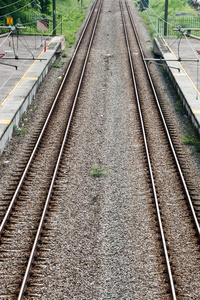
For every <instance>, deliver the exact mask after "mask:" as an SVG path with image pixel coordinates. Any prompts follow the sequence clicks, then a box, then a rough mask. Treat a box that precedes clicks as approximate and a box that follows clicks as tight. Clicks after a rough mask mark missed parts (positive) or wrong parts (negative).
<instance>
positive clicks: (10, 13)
mask: <svg viewBox="0 0 200 300" xmlns="http://www.w3.org/2000/svg"><path fill="white" fill-rule="evenodd" d="M33 2H35V0H32V1H31V2H29V3H28V4H26V5H24V6H22V7H21V8H19V9H16V10H14V11H11V12H9V13H7V14H5V15H3V16H0V18H3V17H5V16H8V15H12V14H14V13H15V12H17V11H20V10H22V9H23V8H25V7H27V6H28V5H29V4H31V3H33Z"/></svg>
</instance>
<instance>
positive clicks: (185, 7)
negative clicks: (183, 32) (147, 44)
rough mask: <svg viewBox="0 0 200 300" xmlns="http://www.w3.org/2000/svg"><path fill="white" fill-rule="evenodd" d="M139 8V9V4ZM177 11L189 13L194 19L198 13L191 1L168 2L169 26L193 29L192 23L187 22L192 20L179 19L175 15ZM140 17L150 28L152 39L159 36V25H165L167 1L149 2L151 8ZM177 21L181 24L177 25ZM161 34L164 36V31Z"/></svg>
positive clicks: (153, 0) (170, 0)
mask: <svg viewBox="0 0 200 300" xmlns="http://www.w3.org/2000/svg"><path fill="white" fill-rule="evenodd" d="M137 6H138V7H139V3H138V4H137ZM176 11H181V12H189V13H191V15H192V16H193V17H194V16H198V13H197V11H195V9H194V8H193V7H192V6H190V4H189V1H187V0H181V1H177V0H169V1H168V26H169V27H170V26H171V28H174V27H176V26H178V25H180V26H182V27H192V26H191V24H190V21H185V20H190V16H186V17H187V18H185V17H184V18H182V16H179V17H177V16H176V14H175V12H176ZM140 15H141V16H142V18H143V20H144V24H145V25H146V26H147V27H148V30H149V33H150V35H151V37H152V38H153V37H155V36H157V35H158V34H157V31H160V29H159V24H160V26H161V23H163V20H164V16H165V0H159V1H158V0H151V1H149V8H147V9H146V10H144V11H143V12H140ZM175 19H177V20H178V21H177V22H178V23H179V24H176V22H175ZM158 20H159V21H158ZM162 26H163V25H162ZM193 27H195V26H193ZM161 34H162V35H163V29H162V33H161ZM177 34H178V33H177ZM174 35H175V33H174Z"/></svg>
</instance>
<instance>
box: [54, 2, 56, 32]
mask: <svg viewBox="0 0 200 300" xmlns="http://www.w3.org/2000/svg"><path fill="white" fill-rule="evenodd" d="M53 35H56V0H53Z"/></svg>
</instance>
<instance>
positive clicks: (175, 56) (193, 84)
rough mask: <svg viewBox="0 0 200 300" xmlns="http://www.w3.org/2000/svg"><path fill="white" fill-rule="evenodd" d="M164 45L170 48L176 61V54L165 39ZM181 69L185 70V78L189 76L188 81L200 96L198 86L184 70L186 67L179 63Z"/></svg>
mask: <svg viewBox="0 0 200 300" xmlns="http://www.w3.org/2000/svg"><path fill="white" fill-rule="evenodd" d="M163 41H164V43H165V44H166V46H167V47H168V48H169V50H170V52H171V53H172V55H173V56H174V58H175V59H177V57H176V55H175V54H174V52H173V51H172V49H171V48H170V47H169V45H168V43H167V41H166V40H165V39H163ZM178 63H179V65H180V67H181V69H182V70H183V72H184V73H185V76H187V78H188V80H189V81H190V82H191V84H192V85H193V87H194V89H195V91H196V92H197V93H198V94H199V95H200V92H199V90H198V89H197V87H196V85H195V84H194V82H193V81H192V79H191V78H190V76H189V75H188V73H187V72H186V70H185V69H184V67H183V66H182V65H181V63H180V62H178Z"/></svg>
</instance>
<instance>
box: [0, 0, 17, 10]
mask: <svg viewBox="0 0 200 300" xmlns="http://www.w3.org/2000/svg"><path fill="white" fill-rule="evenodd" d="M20 1H22V0H18V1H16V2H14V3H11V4H8V5H5V6H2V7H0V9H3V8H7V7H10V6H12V5H14V4H17V3H19V2H20Z"/></svg>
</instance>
